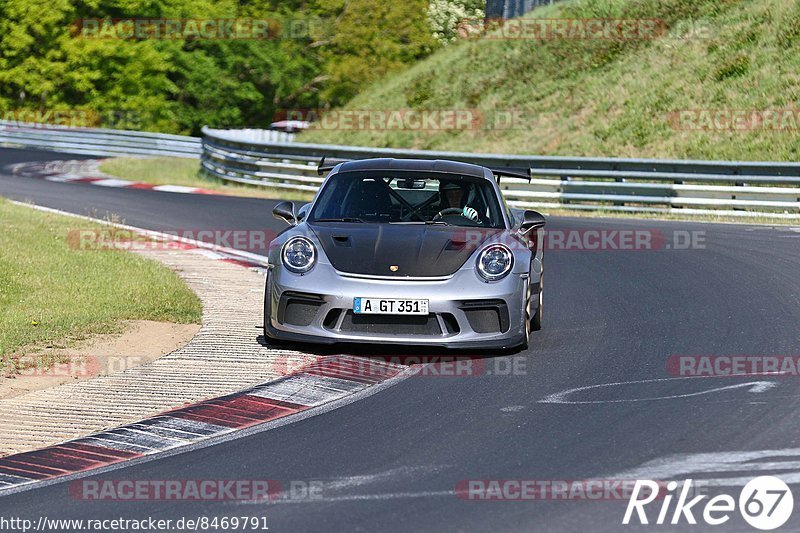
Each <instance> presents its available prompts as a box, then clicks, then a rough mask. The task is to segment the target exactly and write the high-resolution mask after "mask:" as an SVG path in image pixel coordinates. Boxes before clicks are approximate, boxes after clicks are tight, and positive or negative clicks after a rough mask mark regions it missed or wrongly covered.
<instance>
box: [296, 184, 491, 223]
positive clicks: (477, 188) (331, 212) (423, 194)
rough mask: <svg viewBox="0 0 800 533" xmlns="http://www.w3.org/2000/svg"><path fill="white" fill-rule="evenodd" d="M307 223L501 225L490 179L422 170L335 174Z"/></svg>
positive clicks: (324, 189)
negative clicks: (424, 171)
mask: <svg viewBox="0 0 800 533" xmlns="http://www.w3.org/2000/svg"><path fill="white" fill-rule="evenodd" d="M309 221H310V222H312V223H313V222H354V223H358V222H369V223H382V224H443V225H444V224H446V225H452V226H482V227H490V228H504V227H505V220H504V219H503V215H502V208H501V205H500V201H499V200H498V198H497V195H496V194H495V190H494V187H492V183H491V182H490V181H488V180H486V179H484V178H475V177H470V176H459V175H453V174H436V173H420V172H406V173H403V172H396V173H387V172H380V173H376V172H374V171H372V172H343V173H341V174H336V175H334V176H332V177H331V179H329V180H328V182H327V183H326V185H325V187H324V188H323V190H322V192H321V193H320V196H319V199H318V201H317V202H316V204H315V205H314V209H313V211H312V212H311V214H310V216H309Z"/></svg>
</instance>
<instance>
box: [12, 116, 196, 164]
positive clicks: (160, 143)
mask: <svg viewBox="0 0 800 533" xmlns="http://www.w3.org/2000/svg"><path fill="white" fill-rule="evenodd" d="M0 145H2V146H13V147H21V148H36V149H38V150H54V151H58V152H64V153H68V154H82V155H103V156H134V157H135V156H172V157H188V158H198V157H200V154H201V152H202V146H201V142H200V138H199V137H186V136H183V135H169V134H166V133H150V132H143V131H128V130H109V129H100V128H74V127H64V126H53V125H50V124H28V123H19V122H10V121H5V120H0Z"/></svg>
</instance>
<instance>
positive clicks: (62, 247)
mask: <svg viewBox="0 0 800 533" xmlns="http://www.w3.org/2000/svg"><path fill="white" fill-rule="evenodd" d="M0 227H2V228H3V231H2V232H0V250H2V252H1V253H0V356H2V357H0V369H2V367H3V364H4V361H5V362H6V364H7V363H8V358H7V356H9V355H12V354H16V353H18V351H19V350H21V349H23V348H25V349H26V350H35V349H36V348H37V347H45V346H70V345H71V344H72V343H74V342H75V341H78V340H82V339H85V338H87V337H88V336H90V335H92V334H99V333H116V332H119V331H121V328H122V321H125V320H154V321H161V322H172V323H181V324H198V323H200V319H201V317H202V305H201V303H200V300H199V299H198V298H197V296H196V295H195V294H194V293H193V292H192V291H191V290H190V289H189V287H187V286H186V284H185V283H184V282H183V281H182V280H181V279H180V278H179V277H178V276H177V275H176V274H175V273H174V272H172V271H171V270H169V269H168V268H167V267H165V266H163V265H161V264H159V263H156V262H155V261H151V260H147V259H144V258H142V257H140V256H137V255H135V254H133V253H129V252H124V251H81V250H77V249H74V248H73V247H71V246H70V245H69V244H68V240H67V236H68V235H69V233H70V231H71V230H82V229H95V228H99V227H100V226H98V225H95V224H91V223H88V222H84V221H80V220H76V219H74V218H70V217H63V216H59V215H54V214H49V213H43V212H40V211H36V210H33V209H30V208H28V207H24V206H19V205H14V204H12V203H10V202H8V201H6V200H2V199H0Z"/></svg>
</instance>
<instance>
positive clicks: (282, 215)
mask: <svg viewBox="0 0 800 533" xmlns="http://www.w3.org/2000/svg"><path fill="white" fill-rule="evenodd" d="M272 216H274V217H275V218H277V219H278V220H283V221H284V222H286V223H287V224H289V225H290V226H295V225H297V216H296V215H295V213H294V202H281V203H279V204H278V205H276V206H275V207H273V208H272Z"/></svg>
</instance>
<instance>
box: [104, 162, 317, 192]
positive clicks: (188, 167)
mask: <svg viewBox="0 0 800 533" xmlns="http://www.w3.org/2000/svg"><path fill="white" fill-rule="evenodd" d="M100 170H101V171H102V172H105V173H106V174H111V175H112V176H116V177H118V178H122V179H126V180H135V181H143V182H145V183H152V184H153V185H184V186H186V187H200V188H204V189H212V190H215V191H219V192H221V193H223V194H229V195H232V196H246V197H255V198H282V199H285V200H298V201H310V200H311V198H313V197H314V195H313V193H305V192H296V191H287V190H284V189H278V188H269V187H256V186H249V185H243V184H242V185H240V184H234V183H223V182H221V181H217V180H211V179H206V178H203V177H201V176H199V175H198V171H199V170H200V162H199V161H197V160H195V159H186V158H180V157H157V158H151V159H138V158H132V157H121V158H117V159H109V160H108V161H105V162H103V163H102V164H101V165H100Z"/></svg>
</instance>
